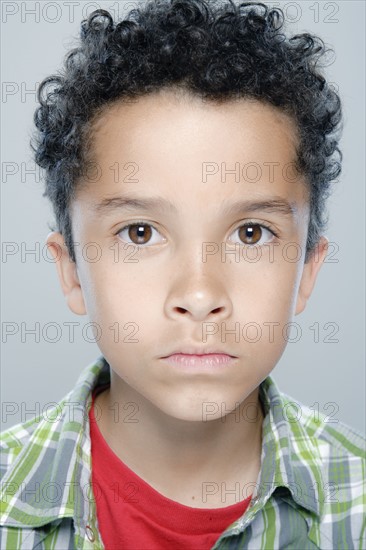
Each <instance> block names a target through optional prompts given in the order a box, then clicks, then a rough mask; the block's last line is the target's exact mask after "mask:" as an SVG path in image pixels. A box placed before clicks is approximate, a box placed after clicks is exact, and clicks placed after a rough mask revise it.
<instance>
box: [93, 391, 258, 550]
mask: <svg viewBox="0 0 366 550" xmlns="http://www.w3.org/2000/svg"><path fill="white" fill-rule="evenodd" d="M102 389H105V387H102V388H97V390H96V391H94V392H93V396H92V399H93V403H92V407H91V409H90V413H89V419H90V436H91V455H92V484H93V491H94V496H95V502H96V509H97V518H98V523H99V530H100V533H101V536H102V540H103V542H104V545H105V547H106V549H107V550H121V549H123V550H168V549H169V550H171V549H172V548H174V550H178V549H179V550H183V549H187V550H188V549H189V550H192V549H194V550H209V549H210V548H211V547H212V546H213V545H214V543H215V542H216V540H217V539H218V538H219V537H220V535H221V534H222V532H223V531H225V529H226V528H227V527H228V526H229V525H230V524H231V523H233V522H234V521H235V520H236V519H238V518H239V517H240V516H241V515H242V514H243V513H244V512H245V510H246V508H247V507H248V506H249V503H250V500H251V495H250V496H249V497H248V498H246V499H245V500H242V501H240V502H238V503H237V504H233V505H231V506H225V507H224V508H212V509H210V508H192V507H191V506H185V505H184V504H180V503H178V502H175V501H174V500H171V499H169V498H167V497H165V496H163V495H162V494H160V493H159V492H158V491H156V490H155V489H154V488H153V487H152V486H151V485H149V484H148V483H146V482H145V481H144V480H143V479H142V478H141V477H139V476H138V475H136V474H135V473H134V472H133V471H132V470H131V469H130V468H128V466H126V464H124V462H122V460H121V459H120V458H118V457H117V455H116V454H115V453H114V452H113V451H112V449H111V448H110V447H109V446H108V444H107V442H106V440H105V439H104V437H103V435H102V433H101V431H100V430H99V427H98V424H97V422H96V420H95V416H94V398H95V396H96V395H97V393H98V392H99V391H101V390H102Z"/></svg>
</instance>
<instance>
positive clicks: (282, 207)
mask: <svg viewBox="0 0 366 550" xmlns="http://www.w3.org/2000/svg"><path fill="white" fill-rule="evenodd" d="M222 205H223V207H222V214H223V215H224V216H234V215H239V214H241V213H243V212H246V213H249V212H258V211H261V212H268V213H278V214H282V215H284V216H290V217H294V216H295V215H296V214H297V207H296V205H295V203H293V202H289V201H287V200H286V199H284V198H282V197H271V198H267V199H265V200H243V201H236V202H234V203H231V204H227V201H224V202H223V203H222ZM92 210H93V211H94V212H95V213H96V214H98V215H105V214H108V213H110V212H115V211H123V210H127V211H135V210H141V211H145V212H152V211H153V212H161V213H164V212H169V213H171V214H175V215H177V214H178V210H177V208H176V206H175V205H174V204H173V203H171V202H170V201H168V200H166V199H163V198H161V197H146V198H139V197H132V196H125V197H123V196H118V197H109V198H105V199H103V200H102V201H100V202H98V203H95V204H94V205H93V206H92Z"/></svg>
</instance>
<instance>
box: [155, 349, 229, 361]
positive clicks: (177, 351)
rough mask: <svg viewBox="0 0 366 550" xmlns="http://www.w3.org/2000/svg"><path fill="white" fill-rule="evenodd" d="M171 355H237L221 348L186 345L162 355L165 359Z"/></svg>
mask: <svg viewBox="0 0 366 550" xmlns="http://www.w3.org/2000/svg"><path fill="white" fill-rule="evenodd" d="M171 355H185V356H187V355H188V356H194V357H197V356H199V357H202V356H217V355H222V356H225V355H226V356H228V357H234V358H236V357H237V356H236V355H232V354H231V353H228V352H227V351H226V350H223V349H219V348H208V347H207V348H203V347H191V346H187V347H186V346H184V347H181V348H179V349H175V350H173V351H171V352H170V353H168V354H167V355H165V356H164V357H162V359H165V358H166V357H170V356H171Z"/></svg>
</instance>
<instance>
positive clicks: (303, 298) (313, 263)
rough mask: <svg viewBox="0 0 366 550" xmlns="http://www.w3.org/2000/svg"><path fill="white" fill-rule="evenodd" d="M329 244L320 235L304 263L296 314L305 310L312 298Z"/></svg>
mask: <svg viewBox="0 0 366 550" xmlns="http://www.w3.org/2000/svg"><path fill="white" fill-rule="evenodd" d="M328 244H329V241H328V239H327V238H326V237H324V236H323V237H320V239H319V242H318V244H317V246H316V247H315V249H314V250H313V252H312V254H311V256H310V258H309V260H308V261H307V262H306V263H305V264H304V269H303V273H302V276H301V281H300V286H299V290H298V293H297V302H296V309H295V315H298V314H299V313H301V312H302V311H304V309H305V307H306V304H307V301H308V299H309V298H310V295H311V293H312V291H313V288H314V286H315V281H316V278H317V276H318V273H319V270H320V268H321V266H322V265H323V262H324V260H325V257H326V255H327V250H328Z"/></svg>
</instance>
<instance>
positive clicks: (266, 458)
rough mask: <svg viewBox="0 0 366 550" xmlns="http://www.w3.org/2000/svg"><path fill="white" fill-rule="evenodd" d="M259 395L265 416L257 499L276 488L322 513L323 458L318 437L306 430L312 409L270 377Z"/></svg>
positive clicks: (284, 494)
mask: <svg viewBox="0 0 366 550" xmlns="http://www.w3.org/2000/svg"><path fill="white" fill-rule="evenodd" d="M259 395H260V400H261V402H262V404H263V408H264V412H265V418H264V421H263V427H262V430H263V435H262V464H261V471H260V475H259V480H258V484H257V486H258V495H257V499H258V500H260V499H261V500H263V499H264V500H266V499H267V498H268V497H269V496H270V495H271V494H272V492H273V491H275V490H280V492H281V494H282V495H283V497H284V498H285V499H286V493H287V494H288V492H289V493H290V494H291V497H292V499H293V500H294V501H295V503H296V504H297V505H299V506H302V507H303V508H305V509H307V510H309V511H311V512H313V513H314V514H316V515H321V514H322V503H323V502H324V489H323V483H324V482H323V479H322V457H321V454H320V451H319V447H318V442H317V439H316V437H315V436H311V435H310V433H309V430H307V429H306V417H307V414H308V412H307V411H309V409H307V407H305V406H304V405H302V404H301V403H299V402H296V401H295V400H294V399H293V398H291V397H290V396H288V395H286V394H285V393H282V392H280V391H279V389H278V387H277V385H276V383H275V381H274V380H273V378H271V377H270V376H268V377H267V378H266V379H265V380H264V381H263V382H262V384H261V385H260V388H259ZM281 488H282V490H281ZM283 488H285V491H283Z"/></svg>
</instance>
